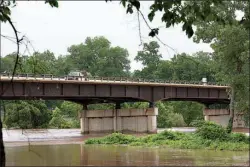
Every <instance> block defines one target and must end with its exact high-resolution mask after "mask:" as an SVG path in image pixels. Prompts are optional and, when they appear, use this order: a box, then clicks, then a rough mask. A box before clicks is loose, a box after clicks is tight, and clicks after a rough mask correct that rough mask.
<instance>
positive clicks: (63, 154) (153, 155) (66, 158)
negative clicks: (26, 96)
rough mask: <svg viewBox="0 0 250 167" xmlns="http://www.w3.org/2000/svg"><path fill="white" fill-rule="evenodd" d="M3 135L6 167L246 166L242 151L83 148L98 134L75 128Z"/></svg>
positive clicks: (246, 160) (91, 146)
mask: <svg viewBox="0 0 250 167" xmlns="http://www.w3.org/2000/svg"><path fill="white" fill-rule="evenodd" d="M3 132H4V133H3V134H4V142H5V149H6V157H7V159H6V160H7V164H6V165H7V166H79V165H89V166H92V165H94V166H95V165H96V166H129V165H130V166H146V165H147V166H157V165H158V166H163V165H170V166H171V165H179V166H200V165H202V166H221V165H223V166H249V152H242V151H238V152H237V151H212V150H183V149H182V150H181V149H170V148H158V147H155V148H143V147H131V146H111V145H106V146H101V145H84V143H83V140H85V139H86V138H89V137H98V136H102V135H84V136H83V135H80V134H79V130H76V129H69V130H56V129H54V130H29V131H24V132H23V134H22V131H21V130H8V131H6V130H3ZM72 136H73V137H72ZM25 137H26V138H25Z"/></svg>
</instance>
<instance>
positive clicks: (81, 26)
mask: <svg viewBox="0 0 250 167" xmlns="http://www.w3.org/2000/svg"><path fill="white" fill-rule="evenodd" d="M141 3H142V7H141V9H142V12H143V13H145V16H147V13H148V11H149V6H150V4H151V3H152V2H141ZM12 19H13V21H14V22H15V25H16V27H17V30H18V31H19V32H20V35H26V36H27V37H28V38H29V40H30V41H31V42H32V44H33V46H34V48H35V50H36V51H40V52H42V51H44V50H46V49H49V50H50V51H52V52H54V53H55V55H56V56H58V55H64V54H67V48H68V47H69V46H71V45H73V44H80V43H82V42H84V41H85V39H86V37H94V36H105V37H106V38H107V39H108V40H109V41H110V42H111V43H112V46H120V47H123V48H127V50H128V52H129V54H130V60H131V61H132V64H131V67H132V70H134V69H140V68H141V65H140V64H138V63H136V62H135V61H133V59H134V57H135V56H136V53H137V51H138V50H140V49H141V47H139V44H140V38H139V31H138V20H137V14H136V13H135V14H132V15H130V14H126V10H125V9H124V8H123V6H122V5H120V4H119V2H108V3H106V2H105V1H104V0H103V1H94V2H87V1H74V2H69V1H66V2H59V8H51V7H50V6H49V5H45V4H44V2H43V1H42V2H34V1H33V2H28V1H24V2H17V6H16V7H15V8H13V9H12ZM150 25H151V26H152V27H163V28H160V32H159V37H160V39H161V40H162V41H163V42H164V43H166V44H167V45H169V46H171V47H172V48H174V49H176V51H177V52H178V53H181V52H186V53H190V54H192V53H195V52H197V51H208V52H210V51H212V50H211V48H210V47H209V45H207V44H195V43H194V42H193V41H192V39H188V38H187V36H186V34H185V32H183V31H182V29H181V27H180V26H177V27H172V28H168V29H166V28H164V24H163V23H162V22H161V18H160V15H159V16H158V17H156V18H155V20H154V22H153V23H150ZM141 31H142V36H143V40H144V42H148V41H150V40H156V39H154V38H153V39H152V38H151V37H148V33H149V29H148V28H147V26H146V24H145V23H144V21H143V20H141ZM1 34H3V35H8V36H12V37H14V33H13V30H12V29H11V27H10V25H8V24H2V25H1ZM1 40H2V44H1V56H5V55H6V54H8V53H11V52H14V51H16V45H15V44H14V43H12V42H11V41H9V40H7V39H4V38H1ZM21 50H22V51H24V46H23V47H22V48H21ZM31 51H32V50H31ZM160 51H161V53H162V55H163V59H169V58H171V57H173V55H174V53H175V52H174V51H172V50H171V49H169V48H167V47H165V46H163V45H161V49H160ZM21 53H23V52H21Z"/></svg>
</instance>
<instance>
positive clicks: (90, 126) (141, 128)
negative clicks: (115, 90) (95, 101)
mask: <svg viewBox="0 0 250 167" xmlns="http://www.w3.org/2000/svg"><path fill="white" fill-rule="evenodd" d="M157 115H158V108H148V109H113V110H83V111H82V112H81V114H80V119H81V133H83V134H86V133H112V132H121V133H157V121H156V117H157Z"/></svg>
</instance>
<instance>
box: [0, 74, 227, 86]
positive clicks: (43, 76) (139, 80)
mask: <svg viewBox="0 0 250 167" xmlns="http://www.w3.org/2000/svg"><path fill="white" fill-rule="evenodd" d="M2 77H8V78H9V79H11V78H12V74H10V73H0V78H2ZM14 78H17V79H19V78H26V79H29V78H34V79H46V80H47V79H50V80H78V81H83V82H84V81H100V82H102V81H105V82H119V81H120V82H133V83H162V84H164V83H169V84H193V85H204V83H203V82H202V81H178V80H162V79H143V78H129V77H83V76H68V75H66V76H54V75H52V74H15V75H14ZM206 85H217V86H229V85H228V84H221V83H216V82H207V83H206Z"/></svg>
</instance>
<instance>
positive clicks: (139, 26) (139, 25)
mask: <svg viewBox="0 0 250 167" xmlns="http://www.w3.org/2000/svg"><path fill="white" fill-rule="evenodd" d="M137 20H138V30H139V38H140V45H139V46H141V45H142V44H143V42H142V37H141V23H140V14H139V11H137Z"/></svg>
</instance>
